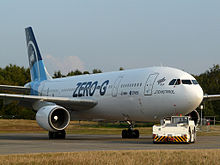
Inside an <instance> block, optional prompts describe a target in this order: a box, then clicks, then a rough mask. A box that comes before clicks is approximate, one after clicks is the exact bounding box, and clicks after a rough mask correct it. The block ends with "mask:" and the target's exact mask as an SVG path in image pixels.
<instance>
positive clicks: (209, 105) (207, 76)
mask: <svg viewBox="0 0 220 165" xmlns="http://www.w3.org/2000/svg"><path fill="white" fill-rule="evenodd" d="M195 78H196V79H197V81H198V82H199V84H200V85H201V87H202V89H203V91H204V94H220V66H219V65H213V67H212V68H210V69H209V70H207V71H206V72H205V73H202V74H200V75H198V76H195ZM203 104H204V111H203V113H204V114H203V115H204V116H216V117H217V120H220V101H205V102H203Z"/></svg>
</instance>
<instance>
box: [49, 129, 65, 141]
mask: <svg viewBox="0 0 220 165" xmlns="http://www.w3.org/2000/svg"><path fill="white" fill-rule="evenodd" d="M48 137H49V139H65V138H66V131H65V130H61V131H58V132H50V131H49V133H48Z"/></svg>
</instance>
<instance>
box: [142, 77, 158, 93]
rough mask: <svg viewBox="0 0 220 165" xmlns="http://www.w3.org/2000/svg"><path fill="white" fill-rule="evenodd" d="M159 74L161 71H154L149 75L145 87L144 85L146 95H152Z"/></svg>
mask: <svg viewBox="0 0 220 165" xmlns="http://www.w3.org/2000/svg"><path fill="white" fill-rule="evenodd" d="M158 75H159V73H153V74H150V75H149V76H148V78H147V81H146V84H145V87H144V95H145V96H150V95H152V91H153V86H154V83H155V80H156V78H157V76H158Z"/></svg>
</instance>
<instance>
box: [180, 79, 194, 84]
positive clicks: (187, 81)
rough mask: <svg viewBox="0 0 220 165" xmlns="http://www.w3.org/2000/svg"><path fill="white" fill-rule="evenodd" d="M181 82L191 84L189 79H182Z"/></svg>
mask: <svg viewBox="0 0 220 165" xmlns="http://www.w3.org/2000/svg"><path fill="white" fill-rule="evenodd" d="M182 83H183V84H188V85H191V84H192V82H191V80H182Z"/></svg>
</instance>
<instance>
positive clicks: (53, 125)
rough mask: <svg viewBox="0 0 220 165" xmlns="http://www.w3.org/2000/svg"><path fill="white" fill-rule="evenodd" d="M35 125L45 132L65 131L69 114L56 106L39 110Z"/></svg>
mask: <svg viewBox="0 0 220 165" xmlns="http://www.w3.org/2000/svg"><path fill="white" fill-rule="evenodd" d="M36 120H37V123H38V124H39V125H40V126H41V127H42V128H44V129H46V130H47V131H51V132H56V131H60V130H63V129H65V128H66V127H67V126H68V124H69V122H70V114H69V112H68V111H67V110H66V109H65V108H63V107H61V106H58V105H48V106H44V107H42V108H40V109H39V110H38V111H37V114H36Z"/></svg>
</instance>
